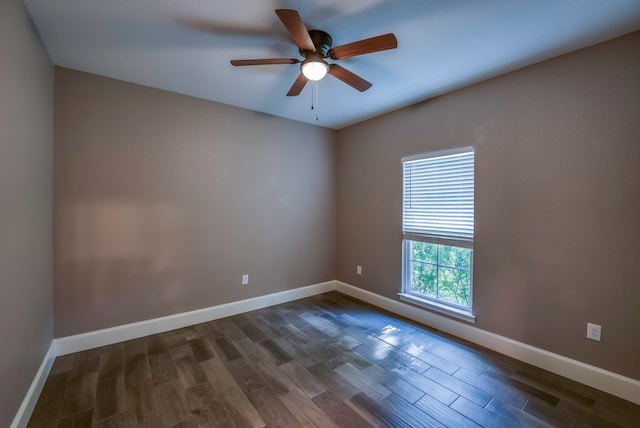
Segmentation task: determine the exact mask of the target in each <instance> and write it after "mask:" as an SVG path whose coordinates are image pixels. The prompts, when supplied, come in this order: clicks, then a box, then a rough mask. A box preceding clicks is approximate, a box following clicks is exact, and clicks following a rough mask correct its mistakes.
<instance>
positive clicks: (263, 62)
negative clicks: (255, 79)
mask: <svg viewBox="0 0 640 428" xmlns="http://www.w3.org/2000/svg"><path fill="white" fill-rule="evenodd" d="M299 62H300V61H298V60H297V59H295V58H270V59H232V60H231V65H235V66H243V65H272V64H297V63H299Z"/></svg>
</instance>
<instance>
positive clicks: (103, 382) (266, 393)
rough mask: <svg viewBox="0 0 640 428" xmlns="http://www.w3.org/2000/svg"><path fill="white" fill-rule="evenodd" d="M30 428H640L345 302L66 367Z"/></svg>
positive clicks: (625, 405)
mask: <svg viewBox="0 0 640 428" xmlns="http://www.w3.org/2000/svg"><path fill="white" fill-rule="evenodd" d="M28 426H29V427H58V428H68V427H75V428H81V427H105V428H106V427H129V428H142V427H151V428H159V427H167V428H169V427H172V428H179V427H180V428H188V427H264V426H269V427H276V426H279V427H308V426H309V427H310V426H317V427H348V428H356V427H443V426H447V427H478V426H484V427H516V426H525V427H549V426H558V427H640V406H637V405H634V404H632V403H630V402H627V401H624V400H621V399H619V398H616V397H613V396H611V395H609V394H606V393H604V392H601V391H597V390H595V389H592V388H589V387H587V386H584V385H581V384H578V383H576V382H573V381H571V380H568V379H566V378H562V377H560V376H556V375H554V374H551V373H549V372H546V371H544V370H541V369H538V368H535V367H532V366H529V365H526V364H523V363H521V362H518V361H515V360H513V359H510V358H507V357H505V356H502V355H499V354H496V353H494V352H491V351H488V350H486V349H483V348H479V347H477V346H475V345H472V344H470V343H467V342H464V341H462V340H460V339H456V338H454V337H452V336H449V335H447V334H444V333H442V332H438V331H435V330H432V329H429V328H427V327H424V326H421V325H418V324H415V323H412V322H410V321H408V320H405V319H401V318H399V317H397V316H394V315H392V314H389V313H386V312H384V311H381V310H379V309H377V308H375V307H373V306H370V305H367V304H365V303H362V302H360V301H357V300H354V299H352V298H350V297H347V296H345V295H342V294H340V293H337V292H332V293H327V294H322V295H319V296H314V297H311V298H307V299H303V300H298V301H295V302H290V303H286V304H282V305H279V306H274V307H271V308H266V309H262V310H258V311H254V312H249V313H246V314H242V315H237V316H233V317H229V318H224V319H220V320H215V321H211V322H208V323H203V324H198V325H194V326H190V327H186V328H182V329H178V330H174V331H170V332H167V333H162V334H157V335H153V336H148V337H144V338H140V339H136V340H131V341H128V342H123V343H117V344H114V345H110V346H105V347H102V348H98V349H92V350H88V351H85V352H80V353H77V354H72V355H65V356H62V357H58V358H57V359H56V361H55V363H54V365H53V368H52V370H51V373H50V374H49V377H48V379H47V382H46V384H45V386H44V389H43V391H42V394H41V395H40V398H39V400H38V403H37V405H36V408H35V410H34V412H33V415H32V417H31V420H30V422H29V425H28Z"/></svg>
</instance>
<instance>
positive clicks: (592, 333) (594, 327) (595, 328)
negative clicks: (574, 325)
mask: <svg viewBox="0 0 640 428" xmlns="http://www.w3.org/2000/svg"><path fill="white" fill-rule="evenodd" d="M601 334H602V326H600V325H598V324H591V323H587V339H591V340H596V341H598V342H600V335H601Z"/></svg>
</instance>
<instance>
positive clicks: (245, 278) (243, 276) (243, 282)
mask: <svg viewBox="0 0 640 428" xmlns="http://www.w3.org/2000/svg"><path fill="white" fill-rule="evenodd" d="M248 283H249V275H242V285H247V284H248Z"/></svg>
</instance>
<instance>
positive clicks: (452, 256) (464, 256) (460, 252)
mask: <svg viewBox="0 0 640 428" xmlns="http://www.w3.org/2000/svg"><path fill="white" fill-rule="evenodd" d="M438 247H439V248H440V259H439V260H440V265H444V266H450V267H457V268H461V269H467V270H469V269H471V250H470V249H468V248H461V247H451V246H448V245H438Z"/></svg>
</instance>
